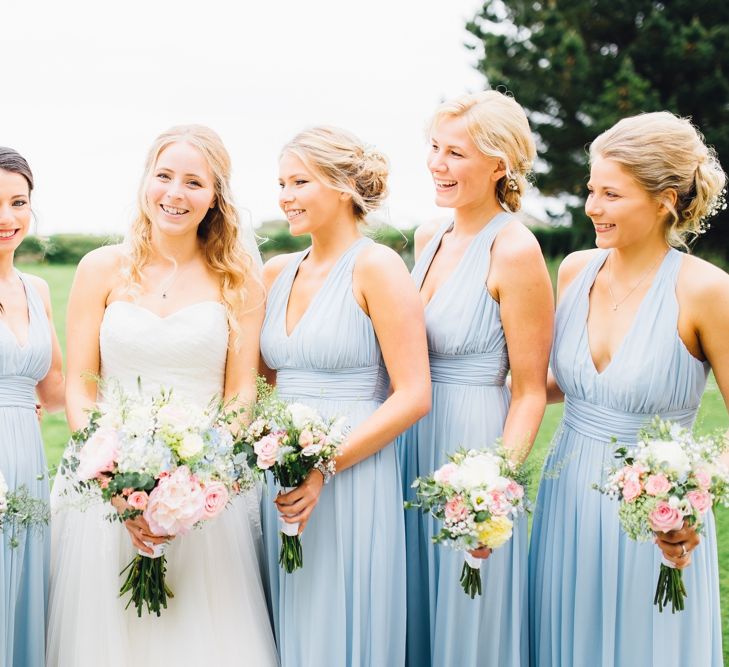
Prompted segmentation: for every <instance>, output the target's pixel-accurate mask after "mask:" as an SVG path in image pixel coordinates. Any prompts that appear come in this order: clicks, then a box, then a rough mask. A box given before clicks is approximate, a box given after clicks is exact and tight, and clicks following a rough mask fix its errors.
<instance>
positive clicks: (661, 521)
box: [648, 500, 683, 533]
mask: <svg viewBox="0 0 729 667" xmlns="http://www.w3.org/2000/svg"><path fill="white" fill-rule="evenodd" d="M648 521H649V522H650V524H651V528H653V530H655V531H656V532H659V533H667V532H669V531H671V530H679V529H680V528H682V527H683V514H681V512H680V511H679V510H678V509H676V508H674V507H671V506H670V505H669V504H668V503H667V502H665V501H664V500H661V501H659V502H658V504H657V505H656V508H655V509H654V510H653V511H652V512H651V513H650V514H649V515H648Z"/></svg>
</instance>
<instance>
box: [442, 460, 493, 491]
mask: <svg viewBox="0 0 729 667" xmlns="http://www.w3.org/2000/svg"><path fill="white" fill-rule="evenodd" d="M498 477H499V461H498V459H497V458H496V457H494V456H492V455H491V454H488V453H483V454H476V455H475V456H469V457H468V458H466V459H464V461H463V462H462V463H461V464H460V465H459V466H458V470H456V471H455V472H454V473H453V475H452V476H451V484H452V485H453V486H454V488H456V489H459V490H460V489H473V488H476V487H486V488H489V487H491V485H492V484H493V483H494V482H495V481H496V480H497V479H498Z"/></svg>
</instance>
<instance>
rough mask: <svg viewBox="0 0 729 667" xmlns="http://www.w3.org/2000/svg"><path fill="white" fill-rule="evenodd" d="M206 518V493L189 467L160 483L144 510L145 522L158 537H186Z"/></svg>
mask: <svg viewBox="0 0 729 667" xmlns="http://www.w3.org/2000/svg"><path fill="white" fill-rule="evenodd" d="M204 514H205V491H203V488H202V486H201V485H200V482H198V481H197V480H196V479H195V477H193V476H192V475H191V474H190V471H189V470H188V468H187V466H180V467H179V468H177V469H176V470H175V471H174V472H172V473H171V474H169V475H166V476H165V477H163V478H162V479H161V480H160V481H159V484H158V485H157V486H156V487H155V488H154V489H153V490H152V493H150V494H149V502H148V504H147V507H146V509H145V510H144V518H145V519H146V520H147V523H148V524H149V527H150V528H151V529H152V532H153V533H154V534H155V535H179V534H181V533H185V532H187V531H188V530H190V528H192V527H193V526H194V525H195V524H196V523H197V522H198V521H200V519H202V518H203V517H204Z"/></svg>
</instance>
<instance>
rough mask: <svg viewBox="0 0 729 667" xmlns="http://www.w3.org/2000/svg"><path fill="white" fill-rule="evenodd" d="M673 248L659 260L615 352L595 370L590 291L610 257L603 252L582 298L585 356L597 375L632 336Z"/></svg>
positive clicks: (614, 358) (611, 365)
mask: <svg viewBox="0 0 729 667" xmlns="http://www.w3.org/2000/svg"><path fill="white" fill-rule="evenodd" d="M672 251H673V249H672V248H669V250H668V251H667V252H666V255H665V256H664V258H663V259H662V260H661V263H660V264H659V265H658V270H657V271H656V274H655V275H654V276H653V280H652V281H651V285H650V287H649V288H648V289H647V290H646V293H645V294H644V295H643V298H642V299H641V300H640V304H639V305H638V308H637V309H636V311H635V315H634V316H633V319H632V321H631V322H630V326H629V327H628V330H627V331H626V332H625V335H624V336H623V338H622V340H621V341H620V343H619V344H618V346H617V348H616V349H615V352H614V353H613V356H612V357H610V361H608V363H607V364H606V365H605V367H604V368H603V369H602V370H601V371H599V370H597V364H596V363H595V357H594V356H593V354H592V348H591V346H590V293H591V292H592V289H593V287H594V286H595V281H596V280H597V275H598V274H599V273H600V270H601V269H602V267H603V266H605V263H606V262H607V261H608V257H610V252H611V251H609V252H607V253H606V254H605V257H604V258H603V260H602V262H600V265H599V266H598V267H597V270H596V271H595V275H594V277H593V279H592V283H591V284H590V288H589V289H588V290H585V294H584V297H583V298H584V299H585V301H586V302H587V303H586V305H587V308H586V309H585V311H586V312H585V323H584V326H585V341H586V345H587V356H588V357H589V359H590V367H591V368H592V370H593V372H594V373H595V375H596V376H597V377H602V376H603V375H605V374H606V373H607V372H608V371H609V370H610V369H611V368H612V367H613V365H614V363H615V360H616V359H617V358H618V356H620V354H621V352H622V351H623V348H624V347H625V346H626V341H628V339H629V338H630V337H631V336H632V334H633V331H635V328H636V326H637V323H638V321H639V320H640V317H641V316H642V314H643V310H644V309H645V308H646V304H647V303H649V297H652V296H653V292H654V290H655V289H656V287H657V286H658V282H659V279H660V278H661V274H662V272H663V270H664V267H665V265H666V261H667V260H668V257H669V256H670V255H671V254H672Z"/></svg>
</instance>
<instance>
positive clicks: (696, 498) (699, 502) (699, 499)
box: [686, 491, 711, 514]
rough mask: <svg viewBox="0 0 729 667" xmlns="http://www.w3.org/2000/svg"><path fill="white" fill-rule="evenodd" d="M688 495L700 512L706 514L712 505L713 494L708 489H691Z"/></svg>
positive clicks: (692, 504) (693, 505)
mask: <svg viewBox="0 0 729 667" xmlns="http://www.w3.org/2000/svg"><path fill="white" fill-rule="evenodd" d="M686 497H687V498H688V499H689V502H690V503H691V506H692V507H693V508H694V509H695V510H697V511H698V512H699V513H700V514H704V513H705V512H706V511H707V510H708V509H709V508H710V507H711V495H710V494H709V493H707V492H706V491H689V492H688V493H687V494H686Z"/></svg>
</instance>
